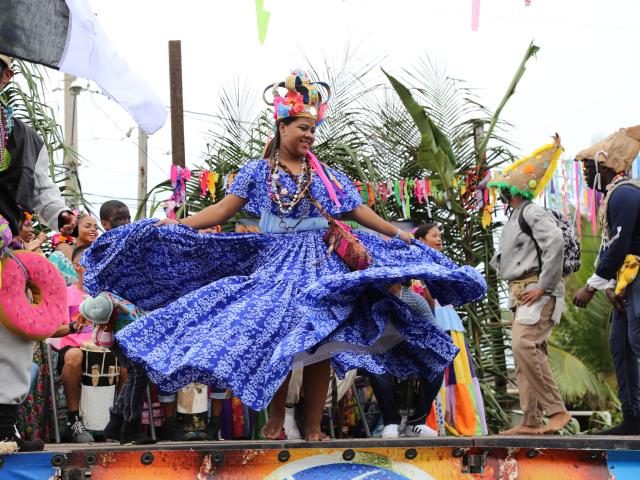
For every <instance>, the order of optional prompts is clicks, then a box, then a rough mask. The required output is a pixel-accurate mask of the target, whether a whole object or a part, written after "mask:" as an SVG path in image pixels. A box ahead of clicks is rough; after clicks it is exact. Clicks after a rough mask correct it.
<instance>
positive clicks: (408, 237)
mask: <svg viewBox="0 0 640 480" xmlns="http://www.w3.org/2000/svg"><path fill="white" fill-rule="evenodd" d="M398 233H399V234H400V236H399V237H398V238H399V239H400V240H402V241H403V242H404V243H406V244H407V245H411V243H412V242H413V238H414V237H413V235H412V234H410V233H409V232H405V231H404V230H400V231H399V232H398Z"/></svg>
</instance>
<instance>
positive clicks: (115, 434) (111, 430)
mask: <svg viewBox="0 0 640 480" xmlns="http://www.w3.org/2000/svg"><path fill="white" fill-rule="evenodd" d="M123 423H124V418H122V416H120V415H115V414H113V413H110V414H109V423H107V426H106V427H104V430H103V431H102V436H103V437H104V439H105V440H113V441H114V442H119V441H120V433H121V432H122V424H123Z"/></svg>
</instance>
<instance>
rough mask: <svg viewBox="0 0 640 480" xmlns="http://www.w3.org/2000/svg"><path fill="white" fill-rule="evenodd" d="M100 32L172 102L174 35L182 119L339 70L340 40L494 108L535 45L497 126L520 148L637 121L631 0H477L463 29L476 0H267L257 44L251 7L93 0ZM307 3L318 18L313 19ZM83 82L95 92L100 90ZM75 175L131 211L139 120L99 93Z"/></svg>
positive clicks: (167, 160) (55, 85) (165, 136)
mask: <svg viewBox="0 0 640 480" xmlns="http://www.w3.org/2000/svg"><path fill="white" fill-rule="evenodd" d="M90 3H91V4H92V6H93V8H94V11H95V12H96V14H97V15H98V19H99V21H100V22H101V24H102V27H103V28H104V30H105V31H106V32H107V34H108V35H109V37H110V40H111V41H112V43H113V44H114V45H115V47H116V48H117V49H118V50H119V51H120V53H121V54H122V55H123V56H124V57H125V58H126V59H127V61H128V62H129V63H130V65H131V67H132V68H133V69H134V70H135V71H137V72H138V73H140V74H141V75H142V76H143V77H144V78H145V79H146V80H147V81H148V83H149V85H150V86H151V88H153V89H154V90H155V91H156V93H157V94H158V95H159V96H160V98H161V99H162V100H163V101H164V102H165V104H166V105H167V106H168V105H169V80H168V53H167V48H168V47H167V42H168V41H169V40H181V41H182V56H183V75H184V79H183V85H184V107H185V110H188V111H192V112H201V113H216V112H218V108H217V102H218V93H219V92H220V90H221V88H223V87H230V86H231V85H232V84H233V83H234V82H237V81H238V80H239V81H240V82H241V84H244V85H246V86H247V87H248V88H251V89H255V90H256V92H257V91H258V90H260V89H261V88H263V87H264V86H265V85H267V84H268V83H270V82H274V81H277V80H282V79H284V76H285V75H286V74H287V72H288V71H289V70H290V69H291V68H295V67H300V68H303V69H304V68H305V67H306V63H305V60H304V58H305V56H306V57H308V58H309V59H310V61H311V63H312V64H316V65H320V64H321V63H323V62H324V59H325V58H327V59H328V60H329V61H333V62H337V63H339V60H338V59H339V58H340V56H342V55H344V52H345V50H346V49H347V45H351V46H352V48H353V49H354V50H355V51H356V52H357V53H358V55H359V56H360V57H361V58H362V60H363V61H371V60H372V59H375V58H383V60H382V62H381V65H382V66H383V67H384V68H385V69H387V70H388V71H390V72H391V73H394V72H395V73H400V72H401V69H402V68H404V67H410V66H411V64H412V62H415V60H416V59H418V58H420V57H422V56H424V55H426V54H428V55H429V56H430V57H431V58H432V59H434V60H436V61H437V62H439V63H441V64H445V65H446V66H447V72H448V73H449V75H451V76H453V77H456V78H461V79H464V80H466V81H467V82H468V84H469V85H470V86H472V87H474V88H476V89H477V91H478V94H479V96H480V98H481V101H482V102H483V103H484V104H485V105H487V106H488V107H490V108H495V107H496V106H497V104H498V103H499V101H500V99H501V97H502V95H503V94H504V92H505V90H506V87H507V86H508V84H509V82H510V81H511V78H512V76H513V74H514V72H515V69H516V67H517V65H518V63H519V62H520V60H521V58H522V55H523V54H524V51H525V49H526V47H527V45H528V44H529V42H530V41H531V40H532V39H533V40H535V43H536V45H538V46H539V47H540V48H541V50H540V52H539V53H538V55H537V58H534V59H532V60H531V61H530V62H529V64H528V69H527V72H526V73H525V76H524V78H523V79H522V81H521V83H520V85H519V87H518V91H517V93H516V95H515V96H514V97H512V99H511V101H510V102H509V104H508V106H507V108H506V109H505V110H504V111H503V114H502V118H503V119H504V120H507V121H509V122H511V123H513V124H514V125H515V129H514V131H513V132H512V135H511V137H512V138H513V139H514V140H515V141H516V143H517V144H518V146H519V147H520V149H521V153H528V152H529V151H531V150H533V149H535V148H537V147H538V146H540V145H542V144H544V143H547V142H548V140H549V136H550V135H551V134H553V133H554V132H558V133H560V135H561V137H562V140H563V144H564V146H565V148H566V154H567V156H568V157H570V156H572V155H573V154H575V153H576V152H577V151H578V150H580V149H582V148H585V147H588V146H589V145H590V144H591V142H592V140H593V139H594V138H596V137H601V136H604V135H605V134H608V133H610V132H612V131H614V130H616V129H617V128H619V127H625V126H630V125H634V124H638V123H640V118H639V115H638V112H639V111H640V109H639V108H638V107H639V103H640V100H639V96H638V88H637V85H638V79H639V73H640V71H639V70H640V67H639V66H638V62H637V58H638V48H637V46H638V45H639V44H640V42H639V40H640V26H639V24H638V19H639V18H640V2H638V1H637V0H607V1H602V0H601V1H594V0H561V1H558V0H531V6H529V7H526V6H525V1H524V0H480V24H479V29H478V31H477V32H472V31H471V3H472V0H394V1H391V0H323V1H322V2H312V3H309V2H294V1H291V0H265V10H267V11H269V12H271V19H270V23H269V29H268V33H267V37H266V41H265V43H264V44H263V45H261V44H260V42H259V41H258V29H257V22H256V14H255V1H254V0H233V1H227V2H223V1H219V0H183V1H182V2H176V1H175V0H174V1H169V0H133V1H132V0H91V2H90ZM312 7H316V8H318V10H311V8H312ZM61 85H62V77H61V75H60V74H59V73H58V72H53V71H52V72H51V82H50V90H51V91H52V92H53V93H51V95H50V96H49V99H50V100H51V103H52V104H53V105H54V107H55V108H56V109H57V110H58V112H59V117H58V118H59V121H60V122H61V123H62V119H63V112H62V108H61V105H62V102H61V94H60V92H59V91H57V92H56V91H55V90H56V89H59V88H60V87H61ZM95 88H96V87H95V86H93V85H92V86H91V87H90V90H92V89H93V90H95ZM78 102H79V103H78V109H79V119H78V122H79V125H80V131H79V139H80V142H79V150H80V152H81V154H82V155H83V156H84V157H86V158H87V160H86V161H85V162H84V163H83V165H82V168H81V171H80V176H81V182H82V185H83V190H84V191H85V193H86V194H87V196H88V198H89V199H90V200H91V201H92V202H93V203H94V205H95V206H96V207H99V205H100V204H101V203H102V202H103V201H104V200H106V199H107V198H120V199H123V200H124V201H125V203H127V204H129V205H131V207H132V208H133V207H134V206H135V197H136V194H137V177H136V175H137V144H136V141H137V132H136V131H135V130H134V131H133V132H132V135H131V136H130V137H127V136H126V133H127V132H129V131H130V130H131V129H132V128H133V127H135V123H134V121H133V120H132V119H131V117H129V116H128V114H127V113H126V112H124V111H123V110H122V109H121V108H120V107H119V106H118V105H117V104H115V103H113V102H111V101H109V100H108V99H106V98H105V97H104V96H102V95H100V94H97V93H91V92H90V91H88V92H83V93H82V94H81V95H80V97H79V100H78ZM169 123H170V122H167V124H166V125H165V127H164V128H163V129H162V130H160V131H159V132H158V133H156V134H155V135H154V136H153V137H151V138H150V140H149V156H150V161H149V185H150V186H152V185H154V184H156V183H158V182H160V181H163V180H165V179H166V178H168V175H169V167H170V165H171V157H170V150H171V141H170V126H169ZM209 127H210V123H209V120H208V119H207V117H206V116H204V115H196V114H186V118H185V129H186V131H185V136H186V153H187V165H188V166H191V167H193V166H195V165H197V164H199V163H200V157H201V155H202V153H203V152H204V151H205V146H206V134H205V132H206V130H207V129H208V128H209Z"/></svg>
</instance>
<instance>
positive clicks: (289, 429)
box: [284, 408, 302, 440]
mask: <svg viewBox="0 0 640 480" xmlns="http://www.w3.org/2000/svg"><path fill="white" fill-rule="evenodd" d="M295 414H296V409H295V408H285V410H284V434H285V435H286V436H287V440H301V439H302V435H301V434H300V429H299V428H298V424H297V423H296V415H295Z"/></svg>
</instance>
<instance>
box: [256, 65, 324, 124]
mask: <svg viewBox="0 0 640 480" xmlns="http://www.w3.org/2000/svg"><path fill="white" fill-rule="evenodd" d="M279 88H286V89H287V93H286V94H285V96H284V97H283V96H281V95H280V92H279V91H278V89H279ZM320 88H324V89H325V90H326V92H327V98H326V99H324V100H323V97H322V94H321V92H320ZM268 91H271V92H272V94H273V102H269V100H267V97H266V94H267V92H268ZM262 98H263V99H264V101H265V103H266V104H267V105H272V106H273V118H275V119H276V120H280V119H281V118H289V117H306V118H312V119H314V120H315V121H316V125H320V124H321V123H322V122H323V121H324V119H325V114H326V111H327V107H328V105H329V99H330V98H331V88H330V87H329V85H328V84H326V83H325V82H312V81H311V79H310V78H309V76H308V75H307V74H306V73H305V72H303V71H302V70H294V71H293V72H291V75H289V76H288V77H287V78H286V79H285V81H284V82H280V83H274V84H273V85H269V86H267V88H265V89H264V93H263V94H262Z"/></svg>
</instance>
